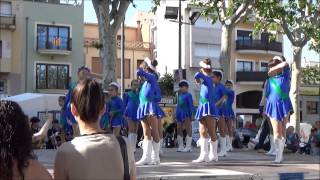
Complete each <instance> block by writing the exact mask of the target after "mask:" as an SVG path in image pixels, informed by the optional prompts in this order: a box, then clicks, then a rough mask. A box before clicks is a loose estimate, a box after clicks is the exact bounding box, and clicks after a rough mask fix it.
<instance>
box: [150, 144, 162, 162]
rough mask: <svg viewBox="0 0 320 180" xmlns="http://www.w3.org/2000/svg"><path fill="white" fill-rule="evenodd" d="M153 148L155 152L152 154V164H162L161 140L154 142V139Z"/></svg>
mask: <svg viewBox="0 0 320 180" xmlns="http://www.w3.org/2000/svg"><path fill="white" fill-rule="evenodd" d="M152 149H153V153H152V156H151V159H152V163H151V164H152V165H159V164H160V156H159V150H160V142H157V143H156V142H154V141H152Z"/></svg>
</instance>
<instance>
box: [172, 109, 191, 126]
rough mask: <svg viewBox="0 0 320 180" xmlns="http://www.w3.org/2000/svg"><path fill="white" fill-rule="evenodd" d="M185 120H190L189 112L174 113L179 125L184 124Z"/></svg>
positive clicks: (179, 111)
mask: <svg viewBox="0 0 320 180" xmlns="http://www.w3.org/2000/svg"><path fill="white" fill-rule="evenodd" d="M186 119H190V120H191V119H192V112H189V111H181V110H179V109H178V110H177V112H176V120H177V122H179V123H182V122H184V121H185V120H186Z"/></svg>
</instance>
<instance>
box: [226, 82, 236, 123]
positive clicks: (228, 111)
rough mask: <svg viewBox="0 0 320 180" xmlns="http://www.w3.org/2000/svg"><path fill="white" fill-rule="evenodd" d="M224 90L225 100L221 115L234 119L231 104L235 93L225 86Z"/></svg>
mask: <svg viewBox="0 0 320 180" xmlns="http://www.w3.org/2000/svg"><path fill="white" fill-rule="evenodd" d="M225 91H226V95H227V100H226V101H225V102H224V103H223V106H224V108H223V110H224V112H223V115H224V117H226V118H228V119H234V118H235V115H234V111H233V108H232V104H233V102H234V97H235V94H234V91H233V90H232V89H227V88H225Z"/></svg>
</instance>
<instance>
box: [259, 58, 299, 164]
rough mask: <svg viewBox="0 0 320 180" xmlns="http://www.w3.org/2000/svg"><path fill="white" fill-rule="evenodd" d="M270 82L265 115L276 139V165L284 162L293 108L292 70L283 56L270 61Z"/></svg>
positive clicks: (267, 89) (267, 88)
mask: <svg viewBox="0 0 320 180" xmlns="http://www.w3.org/2000/svg"><path fill="white" fill-rule="evenodd" d="M268 75H269V77H270V78H269V80H268V83H267V84H266V85H267V87H266V99H267V101H266V107H265V113H266V115H267V116H268V117H269V118H270V121H271V124H272V128H273V137H274V139H275V147H276V148H275V149H276V159H275V161H274V162H275V163H281V162H282V160H283V156H282V155H283V149H284V146H285V140H286V138H285V137H286V135H285V134H286V124H287V122H288V119H289V117H290V115H291V114H292V113H293V107H292V104H291V101H290V98H289V91H290V78H291V77H290V69H289V65H288V63H287V62H286V60H285V58H284V57H283V56H281V57H280V56H275V57H273V59H271V60H270V61H269V72H268Z"/></svg>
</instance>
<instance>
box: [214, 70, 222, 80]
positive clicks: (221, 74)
mask: <svg viewBox="0 0 320 180" xmlns="http://www.w3.org/2000/svg"><path fill="white" fill-rule="evenodd" d="M212 72H219V73H221V79H222V78H223V71H221V70H220V69H213V70H212Z"/></svg>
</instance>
